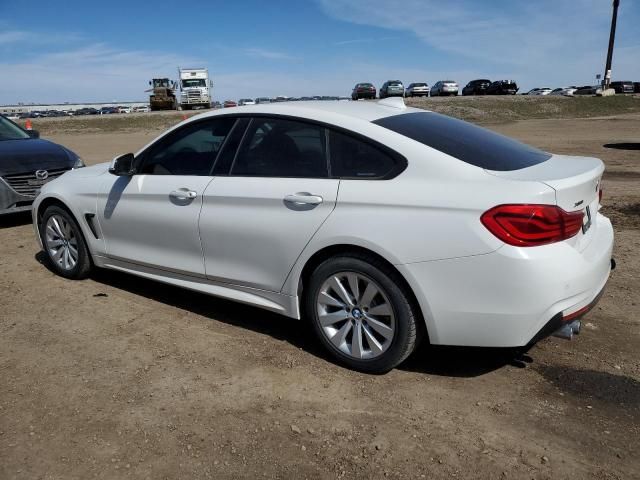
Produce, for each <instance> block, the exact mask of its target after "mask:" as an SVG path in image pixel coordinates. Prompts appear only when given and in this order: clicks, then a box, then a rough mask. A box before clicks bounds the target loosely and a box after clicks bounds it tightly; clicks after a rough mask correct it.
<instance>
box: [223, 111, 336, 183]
mask: <svg viewBox="0 0 640 480" xmlns="http://www.w3.org/2000/svg"><path fill="white" fill-rule="evenodd" d="M231 175H238V176H253V177H256V176H257V177H307V178H324V177H327V154H326V150H325V133H324V128H323V127H321V126H317V125H313V124H309V123H304V122H297V121H292V120H284V119H277V118H254V119H253V120H252V121H251V124H250V125H249V127H248V129H247V132H246V134H245V138H244V141H243V142H242V146H241V147H240V151H239V152H238V155H237V157H236V160H235V162H234V164H233V167H232V169H231Z"/></svg>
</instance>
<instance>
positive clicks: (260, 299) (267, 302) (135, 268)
mask: <svg viewBox="0 0 640 480" xmlns="http://www.w3.org/2000/svg"><path fill="white" fill-rule="evenodd" d="M93 261H94V264H95V265H96V266H97V267H102V268H107V269H112V270H118V271H120V272H125V273H130V274H132V275H137V276H139V277H143V278H147V279H149V280H155V281H157V282H162V283H167V284H169V285H175V286H177V287H182V288H187V289H189V290H194V291H196V292H202V293H206V294H208V295H213V296H215V297H221V298H226V299H228V300H233V301H236V302H240V303H245V304H248V305H253V306H255V307H258V308H263V309H265V310H269V311H271V312H275V313H279V314H281V315H284V316H287V317H291V318H295V319H298V320H299V319H300V313H299V312H300V309H299V305H298V303H299V301H298V300H299V299H298V297H297V296H289V295H284V294H282V293H277V292H270V291H267V290H260V289H257V288H250V287H244V286H242V285H234V284H231V283H222V282H214V281H212V280H209V279H206V278H201V277H192V276H189V275H184V274H180V273H175V272H171V271H167V270H162V269H158V268H153V267H149V266H143V265H138V264H136V263H132V262H125V261H123V260H116V259H113V258H109V257H104V256H100V255H93Z"/></svg>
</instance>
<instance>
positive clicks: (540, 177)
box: [486, 155, 604, 213]
mask: <svg viewBox="0 0 640 480" xmlns="http://www.w3.org/2000/svg"><path fill="white" fill-rule="evenodd" d="M486 171H487V173H490V174H491V175H495V176H498V177H502V178H507V179H509V180H522V181H537V182H541V183H544V184H545V185H548V186H550V187H551V188H553V189H554V190H555V191H556V203H557V205H558V206H559V207H561V208H562V209H564V210H565V211H567V212H574V211H577V210H583V209H584V208H585V207H586V206H588V205H591V204H592V203H593V202H594V200H597V199H598V190H599V188H600V179H601V178H602V173H603V172H604V164H603V163H602V160H600V159H598V158H590V157H573V156H569V155H552V156H551V158H550V159H549V160H547V161H545V162H542V163H538V164H537V165H533V166H531V167H527V168H522V169H520V170H511V171H502V172H498V171H492V170H486ZM591 213H595V212H591Z"/></svg>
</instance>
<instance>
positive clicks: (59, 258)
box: [45, 215, 78, 270]
mask: <svg viewBox="0 0 640 480" xmlns="http://www.w3.org/2000/svg"><path fill="white" fill-rule="evenodd" d="M45 244H46V245H45V246H46V248H47V253H48V254H49V257H50V258H51V261H52V262H53V263H55V264H56V265H57V266H58V267H60V268H62V269H63V270H72V269H73V268H74V267H75V266H76V264H77V263H78V239H77V238H76V236H75V233H74V232H73V228H72V227H71V224H70V223H69V222H68V221H67V220H66V219H65V218H63V217H62V216H61V215H52V216H51V217H49V219H48V220H47V224H46V226H45Z"/></svg>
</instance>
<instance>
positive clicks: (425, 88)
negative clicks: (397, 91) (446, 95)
mask: <svg viewBox="0 0 640 480" xmlns="http://www.w3.org/2000/svg"><path fill="white" fill-rule="evenodd" d="M429 90H431V88H429V85H428V84H427V83H424V82H421V83H410V84H409V86H408V87H407V89H406V90H405V92H404V96H405V97H428V96H429Z"/></svg>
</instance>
